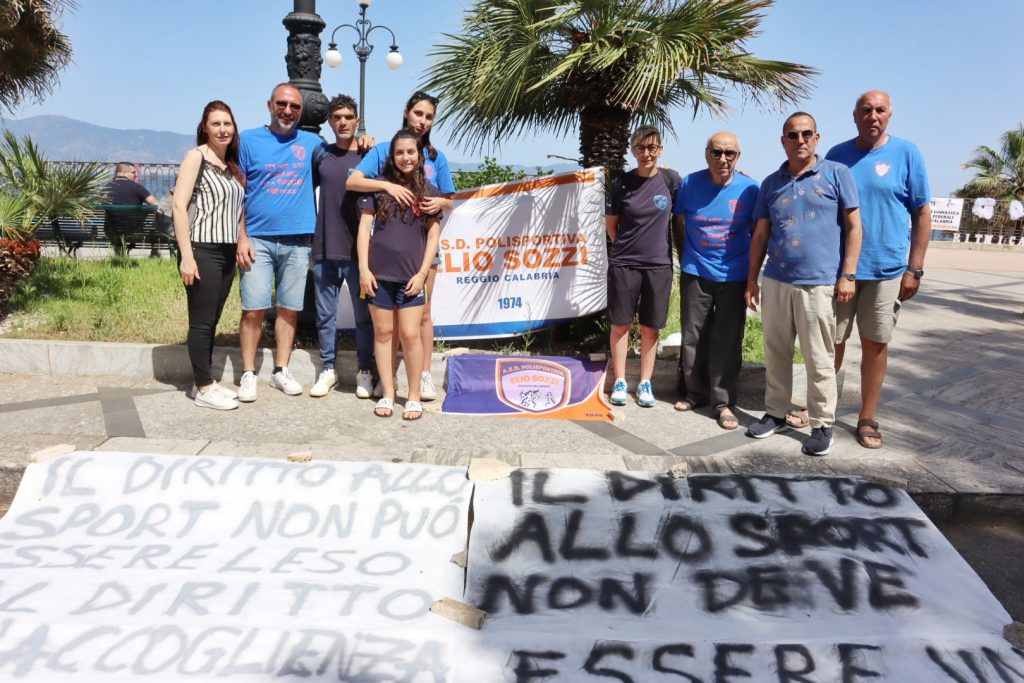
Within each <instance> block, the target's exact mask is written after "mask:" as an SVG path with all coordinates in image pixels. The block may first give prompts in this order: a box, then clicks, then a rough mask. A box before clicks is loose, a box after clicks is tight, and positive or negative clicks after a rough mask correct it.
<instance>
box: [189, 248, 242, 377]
mask: <svg viewBox="0 0 1024 683" xmlns="http://www.w3.org/2000/svg"><path fill="white" fill-rule="evenodd" d="M192 253H193V254H195V259H196V266H197V267H198V268H199V279H198V280H195V281H194V282H193V283H192V284H191V285H188V286H186V287H185V296H186V297H187V298H188V338H187V339H186V342H185V343H186V345H187V346H188V358H189V360H190V361H191V362H192V376H193V377H194V378H195V382H196V386H199V387H201V386H205V385H207V384H210V383H212V382H213V377H212V376H211V375H210V366H211V365H213V337H214V334H215V333H216V331H217V323H218V321H220V314H221V311H223V310H224V302H225V301H227V298H228V293H229V292H230V291H231V284H232V282H234V279H235V244H234V243H233V242H232V243H230V244H213V243H199V242H193V243H192ZM178 265H179V266H180V265H181V253H180V252H179V254H178Z"/></svg>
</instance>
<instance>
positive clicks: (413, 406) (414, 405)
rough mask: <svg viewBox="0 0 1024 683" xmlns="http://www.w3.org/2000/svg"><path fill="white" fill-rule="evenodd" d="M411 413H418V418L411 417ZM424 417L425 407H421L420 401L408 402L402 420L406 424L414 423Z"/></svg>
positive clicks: (403, 410)
mask: <svg viewBox="0 0 1024 683" xmlns="http://www.w3.org/2000/svg"><path fill="white" fill-rule="evenodd" d="M409 413H416V417H409ZM421 417H423V406H421V405H420V402H419V401H406V402H405V408H403V409H402V419H403V420H405V421H406V422H412V421H413V420H418V419H420V418H421Z"/></svg>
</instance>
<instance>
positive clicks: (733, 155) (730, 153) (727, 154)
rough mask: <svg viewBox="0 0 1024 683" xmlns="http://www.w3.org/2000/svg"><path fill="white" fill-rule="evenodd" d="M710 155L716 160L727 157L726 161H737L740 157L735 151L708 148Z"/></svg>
mask: <svg viewBox="0 0 1024 683" xmlns="http://www.w3.org/2000/svg"><path fill="white" fill-rule="evenodd" d="M708 154H710V155H711V156H713V157H714V158H716V159H721V158H722V156H725V158H726V159H735V158H736V157H737V156H738V155H739V152H737V151H736V150H734V149H711V148H708Z"/></svg>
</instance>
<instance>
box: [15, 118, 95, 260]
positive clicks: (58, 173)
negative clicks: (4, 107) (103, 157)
mask: <svg viewBox="0 0 1024 683" xmlns="http://www.w3.org/2000/svg"><path fill="white" fill-rule="evenodd" d="M105 190H106V170H105V169H104V166H103V165H102V164H99V163H93V162H71V163H61V164H55V163H51V162H47V161H46V159H44V158H43V155H42V153H41V152H40V151H39V148H38V147H37V146H36V144H35V143H34V142H32V139H31V138H30V137H29V136H27V135H26V136H25V137H24V138H23V139H22V140H21V141H19V140H18V138H17V137H16V136H15V135H14V133H12V132H11V131H9V130H8V131H4V139H3V141H2V142H0V191H4V192H7V193H9V194H15V195H18V196H20V197H21V198H22V199H23V200H24V201H25V202H26V205H27V207H28V208H27V210H26V211H25V212H24V213H23V214H22V215H21V220H20V227H19V228H18V229H17V230H14V229H13V228H11V227H8V228H6V229H5V232H7V233H10V234H11V236H12V237H15V238H17V239H20V240H21V241H25V240H27V239H29V238H30V237H31V236H32V234H33V233H34V232H35V230H36V228H37V227H39V225H40V224H41V223H42V222H44V221H45V222H48V223H49V224H50V226H51V227H52V228H53V232H54V234H55V235H56V236H57V241H58V244H59V245H60V248H61V251H62V252H63V253H67V245H65V244H64V240H63V237H62V236H61V232H60V222H59V219H60V218H61V217H66V218H72V219H75V220H78V221H80V222H84V221H85V219H86V218H87V217H88V215H89V212H90V210H92V209H94V208H95V205H96V204H98V203H99V202H102V201H103V200H104V199H105V196H106V193H105Z"/></svg>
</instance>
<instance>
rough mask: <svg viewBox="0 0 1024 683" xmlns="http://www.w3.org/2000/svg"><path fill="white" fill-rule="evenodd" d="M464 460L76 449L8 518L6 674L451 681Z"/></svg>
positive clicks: (3, 631) (42, 467)
mask: <svg viewBox="0 0 1024 683" xmlns="http://www.w3.org/2000/svg"><path fill="white" fill-rule="evenodd" d="M471 490H472V489H471V485H470V483H469V482H468V481H467V479H466V476H465V469H463V468H453V467H435V466H427V465H408V464H401V465H395V464H379V463H351V462H325V461H315V462H313V463H310V464H294V463H290V462H285V461H280V460H264V459H258V458H245V459H237V458H216V457H214V458H204V457H199V456H186V457H180V456H150V455H140V454H126V453H76V454H72V455H71V456H67V457H63V458H58V459H56V460H53V461H50V462H47V463H44V464H35V465H30V466H29V467H28V469H27V470H26V472H25V476H24V479H23V480H22V483H21V486H20V488H19V490H18V493H17V496H16V497H15V500H14V503H13V505H12V506H11V509H10V511H9V512H8V513H7V515H6V516H5V517H4V519H3V520H0V679H2V680H26V681H62V682H66V681H90V682H93V681H99V680H103V681H121V680H132V681H136V680H155V681H210V680H215V679H216V680H220V679H222V678H223V679H226V680H232V681H261V682H262V681H269V680H282V681H292V680H296V681H297V680H310V679H311V678H313V679H315V680H319V681H326V680H333V681H366V682H369V681H407V682H408V683H421V682H423V683H427V682H429V683H441V682H442V681H446V680H448V675H449V674H448V672H449V671H450V670H451V667H452V664H451V658H452V652H451V642H452V640H453V635H452V631H453V629H455V628H457V627H455V626H454V625H452V624H451V622H447V621H445V620H443V619H441V618H440V617H437V616H436V615H433V614H431V613H430V612H429V608H430V605H431V603H432V602H433V601H434V600H437V599H441V598H444V597H455V598H458V597H459V596H460V595H461V593H462V589H463V580H464V574H463V571H462V570H461V569H460V568H459V567H456V566H455V565H453V564H451V563H450V562H448V558H449V557H450V556H451V555H452V554H454V553H456V552H459V551H460V550H464V549H465V546H466V534H467V527H466V520H467V511H468V507H469V499H470V494H471Z"/></svg>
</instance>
